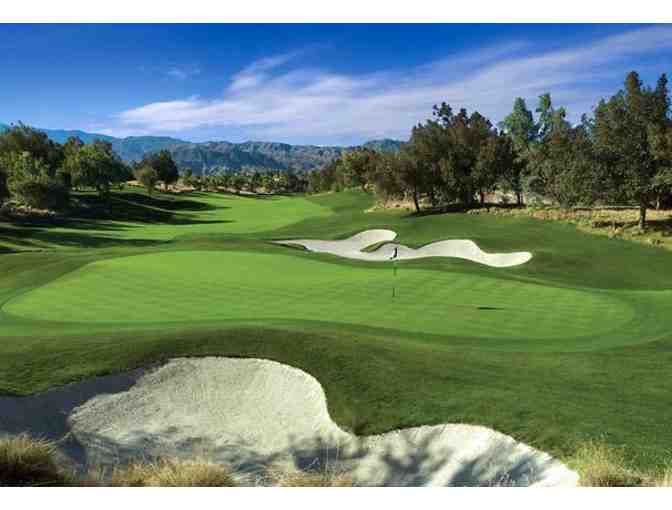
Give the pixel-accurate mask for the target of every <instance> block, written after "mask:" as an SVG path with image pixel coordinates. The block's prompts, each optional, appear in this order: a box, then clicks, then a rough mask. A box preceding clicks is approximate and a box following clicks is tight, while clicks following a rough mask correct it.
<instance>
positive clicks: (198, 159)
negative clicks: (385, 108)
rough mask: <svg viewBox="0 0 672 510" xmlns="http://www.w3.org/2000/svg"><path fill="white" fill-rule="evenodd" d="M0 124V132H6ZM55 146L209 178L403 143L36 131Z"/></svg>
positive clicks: (314, 165) (318, 162)
mask: <svg viewBox="0 0 672 510" xmlns="http://www.w3.org/2000/svg"><path fill="white" fill-rule="evenodd" d="M7 127H9V126H7V125H6V124H2V123H0V131H2V130H3V129H6V128H7ZM36 129H38V130H40V131H42V132H44V133H46V134H47V136H48V137H49V138H50V139H51V140H53V141H55V142H57V143H64V142H65V141H66V140H67V139H68V138H69V137H71V136H77V137H79V138H80V139H81V140H82V141H83V142H85V143H91V142H92V141H93V140H95V139H100V140H105V141H107V142H110V143H111V144H112V149H113V150H114V151H115V152H116V153H117V154H118V155H119V157H121V159H123V160H124V161H126V162H127V163H132V162H135V161H139V160H141V159H142V158H143V157H144V156H146V155H147V154H151V153H153V152H158V151H160V150H164V149H165V150H168V151H169V152H170V153H171V155H172V156H173V159H174V160H175V162H176V163H177V165H178V167H179V168H180V170H184V169H186V168H190V169H191V170H192V171H193V172H194V174H197V175H198V174H210V173H214V172H218V171H222V170H223V171H237V170H243V169H258V170H289V169H295V170H306V171H310V170H315V169H318V168H320V167H322V166H324V165H326V164H327V163H330V162H331V161H333V160H334V159H336V158H338V157H340V156H341V155H342V154H343V152H345V151H348V150H352V149H355V148H358V147H365V148H369V149H371V150H375V151H379V152H396V151H398V150H399V148H400V147H401V145H402V144H403V142H401V141H399V140H393V139H389V138H384V139H377V140H369V141H368V142H365V143H363V144H362V145H354V146H339V145H324V146H323V145H293V144H288V143H282V142H267V141H256V140H249V141H245V142H239V143H236V142H229V141H225V140H219V141H217V140H211V141H206V142H190V141H187V140H181V139H179V138H172V137H169V136H128V137H124V138H120V137H114V136H110V135H103V134H98V133H89V132H86V131H82V130H77V129H73V130H68V129H43V128H36Z"/></svg>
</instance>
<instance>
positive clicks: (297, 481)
mask: <svg viewBox="0 0 672 510" xmlns="http://www.w3.org/2000/svg"><path fill="white" fill-rule="evenodd" d="M270 475H271V479H272V481H273V482H274V483H273V485H275V486H276V487H354V481H353V479H352V477H351V476H350V475H349V474H348V473H345V472H341V471H336V470H332V469H325V470H321V471H299V470H295V471H272V472H271V473H270Z"/></svg>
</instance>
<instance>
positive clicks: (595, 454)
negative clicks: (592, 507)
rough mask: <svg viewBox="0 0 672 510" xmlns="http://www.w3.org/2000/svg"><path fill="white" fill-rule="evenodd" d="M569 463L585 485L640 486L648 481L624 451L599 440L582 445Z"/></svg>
mask: <svg viewBox="0 0 672 510" xmlns="http://www.w3.org/2000/svg"><path fill="white" fill-rule="evenodd" d="M569 465H570V467H572V468H573V469H575V470H576V471H577V472H578V473H579V475H580V477H581V478H580V480H579V482H580V484H581V485H582V486H584V487H638V486H642V485H644V484H645V482H646V478H645V476H643V475H642V474H641V473H639V472H638V471H637V470H636V469H635V468H633V467H632V466H631V465H630V464H629V463H628V462H627V461H626V459H625V456H624V455H623V452H622V451H620V450H619V449H617V448H614V447H610V446H608V445H606V444H604V443H600V442H597V441H589V442H587V443H585V444H583V445H581V446H580V447H579V448H578V449H577V451H576V453H575V454H574V456H573V458H571V459H570V461H569Z"/></svg>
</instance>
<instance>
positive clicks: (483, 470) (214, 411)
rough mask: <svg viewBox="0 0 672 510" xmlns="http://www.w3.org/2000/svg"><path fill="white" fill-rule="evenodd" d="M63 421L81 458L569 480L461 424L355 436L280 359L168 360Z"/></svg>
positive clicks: (363, 479) (515, 446) (566, 473)
mask: <svg viewBox="0 0 672 510" xmlns="http://www.w3.org/2000/svg"><path fill="white" fill-rule="evenodd" d="M69 423H70V426H71V430H72V432H73V434H74V436H75V437H76V438H77V440H78V441H79V442H80V443H81V444H82V445H83V447H84V449H85V450H86V454H87V457H88V459H89V462H90V463H93V464H101V465H105V464H107V463H113V462H117V461H128V460H132V459H137V458H152V457H156V456H165V455H170V456H179V457H194V456H202V457H206V458H209V459H211V460H216V461H220V462H225V463H228V464H231V465H233V466H235V467H236V468H237V469H238V470H239V472H242V473H247V475H246V476H245V477H244V478H243V481H244V482H246V483H250V484H255V483H260V482H259V479H258V478H256V477H257V476H258V475H259V474H260V473H261V472H262V471H263V468H264V467H268V466H271V465H273V466H275V465H277V464H280V465H285V467H287V466H286V465H287V464H290V465H294V467H297V468H299V469H309V468H316V467H325V466H327V467H329V468H332V469H338V470H341V469H343V470H348V471H351V473H352V474H353V477H354V480H355V482H356V483H357V484H358V485H376V486H377V485H394V486H399V485H402V486H424V485H525V486H527V485H536V486H556V485H565V486H571V485H576V483H577V480H578V476H577V474H576V473H575V472H573V471H570V470H569V469H567V468H566V467H565V466H564V465H563V464H561V463H560V462H558V461H556V460H554V459H552V458H551V457H550V456H549V455H547V454H545V453H542V452H540V451H537V450H535V449H533V448H531V447H529V446H527V445H525V444H522V443H519V442H516V441H515V440H514V439H512V438H511V437H509V436H506V435H504V434H501V433H499V432H496V431H494V430H490V429H487V428H485V427H479V426H471V425H437V426H426V427H416V428H411V429H405V430H401V431H396V432H390V433H387V434H382V435H379V436H368V437H361V438H358V437H356V436H353V435H352V434H349V433H348V432H346V431H344V430H342V429H341V428H339V427H338V426H337V425H336V424H335V423H334V422H333V421H332V420H331V418H330V416H329V413H328V410H327V403H326V398H325V394H324V391H323V390H322V387H321V385H320V384H319V382H318V381H317V380H316V379H314V378H313V377H312V376H310V375H308V374H306V373H305V372H303V371H301V370H298V369H296V368H292V367H289V366H286V365H282V364H280V363H276V362H272V361H265V360H253V359H230V358H213V357H211V358H199V359H197V358H189V359H176V360H172V361H170V362H168V363H167V364H166V365H164V366H162V367H160V368H158V369H156V370H154V371H149V372H147V373H146V374H145V375H143V376H141V377H140V378H139V379H138V381H137V383H136V384H135V385H134V386H132V387H131V388H130V389H128V390H127V391H123V392H120V393H116V394H103V395H99V396H97V397H94V398H93V399H91V400H89V401H87V402H85V403H84V404H83V405H81V406H80V407H78V408H76V409H75V410H74V412H73V413H72V414H71V415H70V418H69Z"/></svg>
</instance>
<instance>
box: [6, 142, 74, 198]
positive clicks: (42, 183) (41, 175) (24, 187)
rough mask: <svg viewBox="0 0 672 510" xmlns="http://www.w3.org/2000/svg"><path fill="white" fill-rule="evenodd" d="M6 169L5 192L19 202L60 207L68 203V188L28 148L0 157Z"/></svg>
mask: <svg viewBox="0 0 672 510" xmlns="http://www.w3.org/2000/svg"><path fill="white" fill-rule="evenodd" d="M0 166H1V167H3V168H5V169H6V172H7V188H8V191H9V193H10V194H11V195H12V196H13V197H14V198H15V199H16V200H18V201H19V202H22V203H24V204H25V205H28V206H30V207H35V208H39V209H45V208H46V209H60V208H63V207H65V206H66V205H67V203H68V190H67V188H66V187H65V186H64V185H63V183H62V182H60V180H59V179H58V178H56V177H54V176H52V175H50V173H51V172H50V169H49V166H48V165H47V164H46V163H44V162H43V161H42V160H41V159H37V158H35V157H34V156H32V155H31V154H30V153H29V152H28V151H24V152H22V153H20V154H19V153H16V152H13V153H10V154H6V155H3V156H1V157H0Z"/></svg>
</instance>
